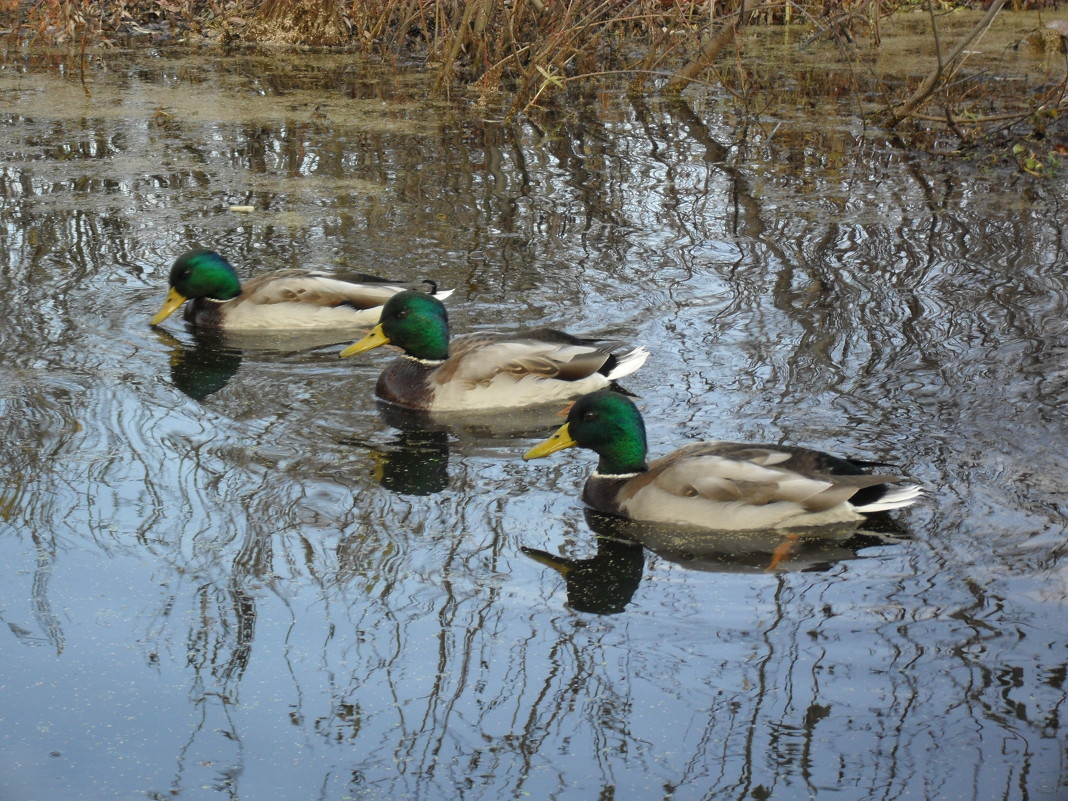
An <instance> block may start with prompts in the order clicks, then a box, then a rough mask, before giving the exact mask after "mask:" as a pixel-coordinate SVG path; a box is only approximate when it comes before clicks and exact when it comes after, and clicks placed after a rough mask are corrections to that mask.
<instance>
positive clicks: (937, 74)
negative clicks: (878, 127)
mask: <svg viewBox="0 0 1068 801" xmlns="http://www.w3.org/2000/svg"><path fill="white" fill-rule="evenodd" d="M1003 5H1005V0H994V2H993V3H991V4H990V8H989V9H987V12H986V14H984V15H983V18H982V19H981V20H979V22H977V23H976V24H975V27H973V28H972V29H971V31H969V32H968V35H967V36H965V37H964V38H963V39H962V40H961V41H960V43H959V44H958V45H957V46H956V47H955V48H954V49H953V52H951V53H950V54H949V56H948V57H947V58H945V59H944V60H943V58H942V45H941V41H940V40H939V38H938V27H937V26H935V28H934V34H935V47H936V50H937V55H938V63H937V64H936V65H935V67H934V69H933V70H931V72H930V73H928V75H927V77H926V78H924V80H923V83H921V84H920V86H919V87H918V88H917V89H916V91H915V92H913V93H912V95H911V96H910V97H909V98H908V99H907V100H905V101H904V102H903V103H900V104H899V105H898V106H897V107H895V108H891V109H888V110H887V112H886V126H887V127H888V128H893V127H895V126H896V125H898V124H899V123H900V122H901V121H902V120H905V119H907V118H908V117H911V116H912V115H913V113H914V112H915V111H916V109H918V108H919V107H920V106H921V105H923V103H924V102H925V101H926V100H927V99H928V98H929V97H930V96H931V95H933V94H934V93H935V90H936V89H937V88H938V82H939V81H940V80H941V79H942V76H943V75H944V74H945V73H946V72H947V71H948V70H950V69H951V68H952V67H953V65H954V64H955V63H956V62H957V60H958V59H959V58H960V57H961V56H962V55H963V54H964V51H965V50H966V49H967V48H968V47H969V46H970V45H971V44H972V42H974V41H975V40H976V39H977V38H979V37H980V36H981V35H982V34H984V33H985V32H986V30H987V28H989V27H990V24H991V23H992V22H993V21H994V17H996V16H997V14H998V12H999V11H1000V10H1001V7H1002V6H1003Z"/></svg>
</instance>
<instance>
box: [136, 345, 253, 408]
mask: <svg viewBox="0 0 1068 801" xmlns="http://www.w3.org/2000/svg"><path fill="white" fill-rule="evenodd" d="M155 331H156V335H157V336H158V337H159V338H160V341H161V342H163V343H164V344H165V345H167V346H168V347H169V348H170V350H171V353H170V363H171V382H172V383H173V384H174V386H176V387H177V388H178V389H179V390H180V391H181V392H183V393H184V394H186V395H188V396H189V397H190V398H192V399H193V400H196V401H202V400H204V399H205V398H207V397H208V396H209V395H213V394H214V393H216V392H218V391H219V390H220V389H222V388H223V387H225V386H226V385H227V383H229V381H230V379H231V378H233V377H234V375H236V374H237V370H238V368H239V367H240V366H241V350H240V349H238V348H233V347H229V346H227V345H226V344H224V342H223V340H222V336H221V335H220V334H218V333H215V332H207V331H194V332H192V333H191V337H192V341H191V342H189V343H186V342H182V341H181V340H179V339H178V338H176V337H174V336H172V335H171V334H169V333H167V332H166V331H164V330H163V329H160V328H157V329H155Z"/></svg>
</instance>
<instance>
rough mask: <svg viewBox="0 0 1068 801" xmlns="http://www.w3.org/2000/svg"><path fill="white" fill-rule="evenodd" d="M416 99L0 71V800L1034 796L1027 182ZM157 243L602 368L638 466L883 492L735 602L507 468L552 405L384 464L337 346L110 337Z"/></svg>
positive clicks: (568, 457)
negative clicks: (887, 472) (780, 473)
mask: <svg viewBox="0 0 1068 801" xmlns="http://www.w3.org/2000/svg"><path fill="white" fill-rule="evenodd" d="M428 80H429V78H426V77H425V76H421V75H420V74H418V73H406V72H402V71H398V70H395V69H381V68H376V67H375V66H374V65H368V64H362V63H359V62H357V61H355V60H354V59H353V57H351V56H338V55H322V54H319V55H313V54H304V55H302V56H301V57H300V59H299V60H296V61H293V60H289V59H285V58H281V57H279V56H278V55H277V54H266V55H264V54H256V53H233V54H229V55H226V56H222V55H220V54H219V53H217V52H215V51H204V52H200V51H196V50H187V51H171V50H148V51H146V50H140V51H131V52H123V51H106V52H102V53H98V54H96V55H95V56H94V57H93V58H92V59H91V61H90V62H89V67H88V71H87V76H86V86H87V87H88V89H89V91H90V92H91V96H87V95H86V92H85V90H84V89H83V86H82V84H81V82H80V80H79V75H78V68H77V63H76V61H75V60H70V59H68V57H67V56H65V55H63V54H43V53H30V52H17V51H9V52H8V53H7V54H6V58H5V61H4V63H3V69H2V70H0V99H2V103H0V121H2V122H3V127H2V128H0V139H2V141H3V148H2V153H3V156H2V162H0V219H2V224H3V236H2V237H0V258H2V261H0V265H2V271H0V353H2V355H3V358H2V360H0V377H2V383H0V385H2V386H3V387H4V390H3V394H2V396H0V398H2V408H3V418H4V420H5V423H6V427H5V432H6V436H5V442H6V445H7V448H6V451H7V457H6V458H5V459H4V460H3V466H2V467H0V554H2V558H0V563H2V564H3V565H4V567H3V578H4V580H3V581H2V582H0V616H2V618H3V620H4V622H5V623H6V624H7V630H8V634H7V636H6V637H5V638H4V639H3V651H2V655H3V663H4V670H3V673H2V677H0V696H2V705H0V710H2V711H0V720H2V721H3V724H4V725H3V727H2V729H3V734H0V776H2V777H3V778H2V779H0V795H3V797H4V798H5V799H12V800H13V801H29V800H30V799H53V798H63V797H67V798H80V799H118V798H122V799H126V798H130V799H135V798H145V797H148V798H162V797H185V798H197V799H199V798H216V797H232V798H248V799H255V798H294V799H295V798H323V799H337V798H359V799H364V798H367V799H372V798H390V799H395V798H404V799H439V798H460V799H502V798H520V797H527V796H529V797H534V798H541V799H558V800H559V801H578V800H579V799H583V800H585V799H593V798H600V799H610V798H618V799H651V798H664V799H729V798H737V799H743V798H744V799H748V798H757V799H762V798H774V799H784V800H786V801H789V800H790V799H802V798H804V799H809V798H820V799H830V798H834V799H857V801H861V800H862V799H863V800H864V801H869V800H870V799H895V800H896V799H901V800H903V801H904V800H909V801H911V800H912V799H915V800H917V801H919V800H921V799H933V798H938V799H966V800H968V799H975V800H976V801H978V800H979V799H982V800H983V801H990V800H991V799H1029V800H1031V799H1049V800H1051V801H1052V799H1059V798H1063V797H1064V796H1065V793H1066V792H1068V771H1066V766H1065V747H1064V742H1065V735H1064V723H1063V721H1062V718H1063V715H1064V711H1065V703H1066V699H1065V679H1066V669H1068V668H1066V665H1068V660H1066V657H1068V652H1066V651H1068V649H1066V633H1068V632H1066V627H1065V623H1064V619H1065V597H1066V590H1068V556H1066V553H1065V513H1066V511H1068V509H1066V505H1068V504H1066V498H1068V495H1066V490H1068V486H1066V483H1068V482H1066V470H1065V468H1066V454H1068V436H1066V433H1065V431H1066V429H1065V402H1066V384H1068V370H1066V367H1068V365H1066V362H1068V359H1066V354H1068V331H1066V328H1068V324H1066V319H1068V318H1066V310H1068V279H1066V278H1065V264H1066V246H1065V235H1066V230H1065V221H1066V219H1068V213H1066V212H1068V203H1066V196H1065V194H1064V191H1063V182H1059V181H1050V182H1047V183H1042V182H1036V181H1033V180H1032V179H1031V178H1029V177H1027V176H1023V175H1020V174H1016V173H1010V172H993V171H984V170H982V169H979V168H978V167H976V166H975V165H973V164H970V163H967V162H960V161H942V160H938V159H935V158H931V157H925V156H921V155H916V154H914V153H910V152H907V151H904V150H901V149H898V148H896V147H895V146H894V143H893V142H891V141H887V140H885V139H883V138H880V137H879V136H878V134H877V133H876V132H873V131H871V130H865V129H864V128H863V127H862V126H861V125H860V124H859V123H858V122H857V121H856V118H855V115H854V114H853V113H852V112H853V111H854V109H853V108H852V107H848V108H847V107H846V106H849V102H848V101H843V103H844V106H843V107H842V108H841V109H838V108H836V107H835V106H833V105H825V106H822V107H821V113H820V114H819V115H818V119H817V120H816V122H813V119H812V117H811V116H809V115H799V116H800V117H801V118H800V119H793V118H792V116H793V115H781V116H780V117H779V118H775V117H774V115H770V113H769V116H765V117H764V118H762V119H759V120H755V121H754V118H752V117H749V116H747V114H746V111H745V109H744V108H739V107H738V106H737V105H735V104H734V103H732V102H731V101H730V100H729V98H727V97H725V96H724V97H721V96H718V95H716V94H714V93H711V90H708V91H709V92H710V93H709V94H704V95H701V94H698V95H696V96H694V97H692V98H690V99H689V100H688V101H687V103H684V104H665V103H661V102H658V101H656V100H655V98H654V99H646V100H644V101H642V100H636V99H628V98H627V97H626V95H625V94H624V93H623V92H622V90H621V89H620V90H616V89H615V88H611V87H608V88H605V89H603V90H602V91H599V92H597V93H596V94H592V93H591V95H590V96H584V95H581V94H580V95H577V96H576V97H575V99H574V102H572V103H569V104H567V106H566V110H565V111H551V110H541V111H537V112H536V113H535V114H534V115H533V116H531V117H530V118H525V119H521V120H518V121H514V122H501V121H499V119H498V118H497V116H496V115H495V113H494V110H493V109H491V108H485V107H481V106H478V105H477V104H469V103H467V102H465V101H464V100H462V99H457V100H453V101H451V102H448V103H444V102H438V101H432V100H428V99H427V98H428V97H429V90H428V89H427V81H428ZM1035 80H1039V79H1038V78H1036V79H1035ZM805 85H806V86H807V85H808V84H805ZM820 102H823V101H820ZM806 120H807V121H806ZM233 205H250V206H254V207H255V211H254V212H253V213H251V214H242V213H235V212H232V211H230V210H229V208H230V206H233ZM195 245H208V246H212V247H216V248H218V249H219V250H221V251H222V252H224V253H225V254H226V255H227V256H228V257H229V258H230V259H231V261H232V262H233V263H234V264H235V266H236V267H237V268H238V270H239V272H241V273H242V274H243V275H249V276H251V275H254V274H258V273H260V272H264V271H267V270H270V269H278V268H282V267H290V266H316V267H342V266H343V267H352V268H356V269H359V270H362V271H365V272H374V273H378V274H381V275H387V276H394V277H398V278H403V279H408V280H411V279H419V278H424V277H431V278H434V279H435V280H437V281H438V282H439V284H440V285H441V286H443V287H449V288H455V289H456V290H457V291H456V294H455V295H454V297H453V298H452V300H451V301H450V315H451V319H452V321H453V324H454V328H455V329H456V330H458V331H464V330H475V329H480V328H489V329H494V328H503V329H507V328H511V327H515V326H520V325H555V326H560V327H565V328H567V329H568V330H570V331H573V332H575V333H584V334H590V335H598V336H605V337H613V338H619V339H621V340H626V341H631V342H635V343H643V344H645V345H647V346H648V347H649V348H650V349H651V350H652V351H653V358H652V359H651V360H650V362H649V364H648V365H647V366H646V367H645V368H643V370H641V371H640V372H639V373H637V374H636V375H634V376H632V377H630V378H628V379H627V381H626V386H627V388H628V389H629V390H631V391H632V392H634V393H636V394H637V395H638V396H639V404H640V406H641V408H642V409H643V411H644V413H645V414H646V418H647V423H648V428H649V435H650V442H651V443H652V450H653V454H654V455H658V454H660V453H663V452H666V451H667V450H669V449H670V448H673V447H676V446H677V445H679V444H682V443H683V442H686V441H689V440H692V439H696V438H723V439H735V438H744V439H751V440H754V441H764V442H773V443H778V442H782V443H795V444H806V445H810V446H815V447H819V448H823V449H827V450H832V451H835V452H839V453H842V454H844V455H851V456H860V457H867V458H874V459H879V460H883V461H892V462H894V463H895V464H898V465H900V466H901V469H902V471H903V472H904V473H905V474H907V475H908V476H910V477H911V478H912V479H914V480H915V481H918V482H920V483H921V484H923V486H924V487H925V488H926V490H927V493H928V496H927V499H926V500H925V502H924V503H922V504H920V505H918V506H915V507H913V508H911V509H908V510H903V511H901V512H898V513H895V514H894V515H893V516H892V519H891V520H889V521H885V520H884V521H879V522H878V525H873V526H872V527H870V530H866V531H860V532H856V533H854V534H853V535H852V536H850V537H843V538H841V539H839V540H837V541H834V542H819V541H814V542H808V543H805V544H803V545H802V546H800V547H799V548H798V549H797V550H796V552H795V553H794V554H793V555H792V556H791V557H790V558H789V559H788V560H787V561H786V562H785V563H784V564H783V565H781V567H780V568H779V569H777V570H773V571H768V570H767V569H766V568H767V565H768V561H767V559H768V555H769V551H770V549H771V548H773V547H774V544H775V543H774V542H770V543H769V542H767V541H758V540H756V539H754V540H752V541H750V540H745V541H737V540H732V539H729V538H725V539H724V540H723V541H722V542H717V543H713V544H712V545H711V546H710V547H708V548H707V550H706V551H705V552H702V553H695V552H693V551H692V549H681V550H680V549H673V548H671V547H670V543H668V544H665V543H661V542H656V543H654V542H653V541H651V540H650V541H649V543H648V544H650V546H655V547H656V550H654V549H653V547H650V548H646V549H643V548H641V547H640V546H636V545H633V544H628V543H627V542H624V541H621V540H620V539H619V536H620V534H621V532H619V531H618V530H617V529H616V528H615V527H614V526H613V525H612V523H611V521H605V520H603V519H599V518H597V517H596V516H587V515H586V514H585V513H584V511H583V509H582V507H581V504H580V503H579V500H578V494H579V489H580V487H581V483H582V481H583V479H584V477H585V475H586V474H587V473H588V471H589V470H590V469H591V468H592V466H593V461H592V458H591V456H590V454H588V453H581V452H566V453H562V454H558V455H556V456H554V457H552V458H551V459H548V460H545V461H539V462H533V463H523V462H522V461H521V460H520V459H519V458H518V457H519V455H520V454H521V453H522V452H523V451H524V450H526V449H527V448H528V447H529V446H530V445H531V444H533V442H535V441H537V440H538V439H540V438H542V437H543V436H545V435H546V434H547V433H548V432H549V431H550V430H551V428H552V427H553V426H554V425H555V424H556V423H558V422H559V421H558V420H557V418H555V417H553V416H552V414H548V415H546V414H544V413H540V412H535V413H531V414H529V415H520V416H506V417H505V418H504V419H500V418H488V419H480V420H470V421H446V422H445V423H442V424H440V425H435V426H430V427H427V426H423V425H417V424H416V423H415V422H413V421H411V420H410V419H407V418H404V417H397V416H395V415H390V414H388V413H385V412H384V410H382V409H379V408H378V407H377V406H376V404H375V402H374V400H373V398H372V395H371V388H372V386H373V381H374V378H375V376H376V375H377V373H378V370H379V369H380V368H381V366H382V364H383V362H384V360H385V359H386V358H387V356H386V355H385V354H382V353H380V352H375V353H370V354H367V355H366V357H361V358H357V359H349V360H344V361H342V360H340V359H338V358H337V353H338V351H339V350H340V347H341V344H340V343H338V342H336V341H332V340H331V338H325V339H322V340H307V339H304V338H285V337H283V338H277V339H267V340H261V341H255V342H249V341H247V340H233V339H228V340H219V339H218V338H212V337H208V336H203V335H199V334H196V333H194V332H192V331H189V330H186V328H185V327H184V325H183V324H182V323H181V321H180V320H179V319H178V317H177V315H176V316H175V317H174V318H172V320H169V321H168V322H167V323H165V324H164V326H163V327H162V328H161V329H152V328H151V327H149V325H148V318H149V316H151V314H152V312H154V311H155V310H156V308H158V305H159V303H160V302H161V300H162V298H163V295H164V293H165V283H166V276H167V272H168V269H169V266H170V263H171V261H173V259H174V257H175V256H176V255H178V254H179V253H180V252H181V251H183V250H185V249H187V248H189V247H192V246H195ZM623 533H625V532H623Z"/></svg>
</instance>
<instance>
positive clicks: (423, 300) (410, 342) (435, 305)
mask: <svg viewBox="0 0 1068 801" xmlns="http://www.w3.org/2000/svg"><path fill="white" fill-rule="evenodd" d="M386 344H390V345H396V346H397V347H399V348H401V349H402V350H403V351H404V352H405V353H406V354H408V355H409V356H413V357H415V358H416V359H426V360H427V361H441V360H443V359H447V358H449V315H448V312H446V311H445V306H444V305H443V304H442V302H441V301H440V300H438V299H437V298H435V297H434V296H432V295H428V294H427V293H425V292H417V291H415V290H412V289H406V290H405V291H403V292H398V293H397V294H396V295H394V296H393V297H391V298H390V299H389V300H388V301H387V302H386V305H385V306H383V307H382V314H381V316H380V317H379V319H378V325H377V326H375V327H374V329H372V331H371V333H369V334H368V335H367V336H365V337H364V338H363V339H361V340H360V341H359V342H357V343H356V344H354V345H350V346H349V347H347V348H345V350H343V351H341V355H342V356H353V355H355V354H357V353H363V352H364V351H365V350H370V349H371V348H377V347H378V346H379V345H386Z"/></svg>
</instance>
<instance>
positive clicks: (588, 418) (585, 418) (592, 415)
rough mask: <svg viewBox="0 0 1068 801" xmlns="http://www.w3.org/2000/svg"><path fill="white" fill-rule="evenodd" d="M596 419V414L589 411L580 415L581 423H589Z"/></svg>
mask: <svg viewBox="0 0 1068 801" xmlns="http://www.w3.org/2000/svg"><path fill="white" fill-rule="evenodd" d="M596 419H597V412H595V411H592V410H591V411H587V412H583V413H582V420H583V422H586V423H589V422H591V421H593V420H596Z"/></svg>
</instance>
